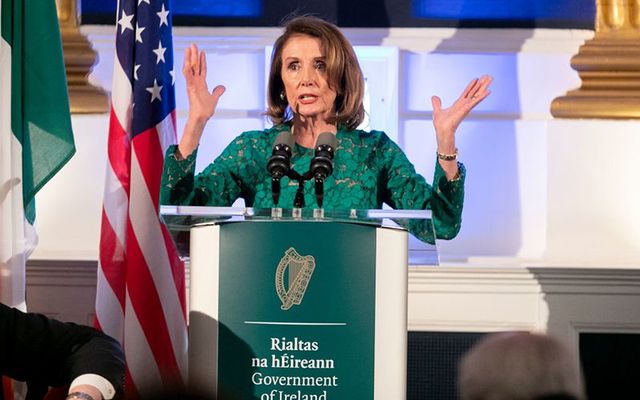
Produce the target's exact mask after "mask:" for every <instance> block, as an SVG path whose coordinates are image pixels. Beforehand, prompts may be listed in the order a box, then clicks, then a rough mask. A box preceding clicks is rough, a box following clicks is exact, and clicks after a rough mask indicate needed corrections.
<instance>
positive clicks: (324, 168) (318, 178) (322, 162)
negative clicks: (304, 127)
mask: <svg viewBox="0 0 640 400" xmlns="http://www.w3.org/2000/svg"><path fill="white" fill-rule="evenodd" d="M337 142H338V140H337V139H336V135H334V134H333V133H330V132H323V133H321V134H320V135H319V136H318V139H317V140H316V147H315V150H316V151H315V154H314V156H313V158H312V159H311V166H310V169H309V171H310V172H311V175H312V176H313V177H314V178H315V189H316V201H317V202H318V207H319V208H322V200H323V199H324V180H325V179H326V178H327V177H328V176H329V175H331V174H332V173H333V156H334V151H335V148H336V146H337Z"/></svg>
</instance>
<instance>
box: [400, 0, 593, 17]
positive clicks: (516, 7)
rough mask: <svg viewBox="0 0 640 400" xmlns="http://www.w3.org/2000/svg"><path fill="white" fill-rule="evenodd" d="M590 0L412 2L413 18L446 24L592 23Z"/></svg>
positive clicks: (425, 0) (436, 0)
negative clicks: (459, 22)
mask: <svg viewBox="0 0 640 400" xmlns="http://www.w3.org/2000/svg"><path fill="white" fill-rule="evenodd" d="M595 12H596V10H595V2H594V1H593V0H544V1H542V0H536V1H532V0H446V1H442V0H413V4H412V13H413V16H414V17H415V18H426V19H448V20H459V21H460V20H462V21H464V20H511V21H513V20H527V21H537V20H542V21H553V20H557V21H576V20H589V21H593V20H594V16H595Z"/></svg>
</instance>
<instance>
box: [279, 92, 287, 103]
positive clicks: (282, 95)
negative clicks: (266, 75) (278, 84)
mask: <svg viewBox="0 0 640 400" xmlns="http://www.w3.org/2000/svg"><path fill="white" fill-rule="evenodd" d="M286 97H287V96H286V95H285V94H284V90H283V91H282V92H280V100H282V101H284V99H285V98H286Z"/></svg>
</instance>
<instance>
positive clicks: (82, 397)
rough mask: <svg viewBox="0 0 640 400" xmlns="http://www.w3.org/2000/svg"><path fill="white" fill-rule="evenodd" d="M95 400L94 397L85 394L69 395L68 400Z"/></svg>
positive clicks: (74, 393) (75, 393)
mask: <svg viewBox="0 0 640 400" xmlns="http://www.w3.org/2000/svg"><path fill="white" fill-rule="evenodd" d="M76 399H77V400H95V399H94V398H93V396H91V395H90V394H89V393H85V392H73V393H69V394H68V395H67V398H66V400H76Z"/></svg>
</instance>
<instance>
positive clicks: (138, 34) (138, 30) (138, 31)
mask: <svg viewBox="0 0 640 400" xmlns="http://www.w3.org/2000/svg"><path fill="white" fill-rule="evenodd" d="M145 29H146V28H145V27H144V26H140V25H138V23H137V22H136V42H138V43H142V32H144V30H145Z"/></svg>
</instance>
